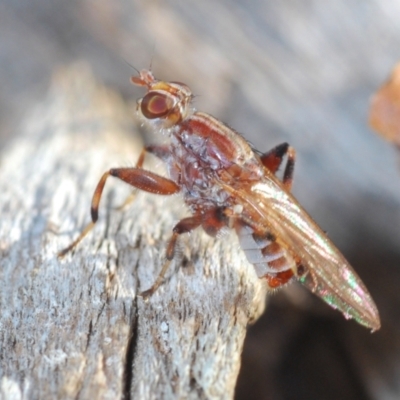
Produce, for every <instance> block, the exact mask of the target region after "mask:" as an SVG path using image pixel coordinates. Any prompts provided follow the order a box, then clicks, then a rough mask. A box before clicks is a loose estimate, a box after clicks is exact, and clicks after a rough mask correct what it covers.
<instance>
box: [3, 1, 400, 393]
mask: <svg viewBox="0 0 400 400" xmlns="http://www.w3.org/2000/svg"><path fill="white" fill-rule="evenodd" d="M399 20H400V2H399V1H394V0H364V1H362V2H361V1H357V0H335V1H324V2H322V1H318V0H297V1H295V0H280V1H273V0H259V1H252V2H247V1H244V0H229V1H228V0H219V1H211V0H203V1H196V2H195V1H192V0H176V1H152V0H146V1H144V0H142V1H140V0H91V1H90V0H80V1H79V0H74V1H68V2H67V1H65V0H53V1H48V0H2V1H1V2H0V146H1V147H4V146H5V145H6V143H7V142H8V141H9V140H13V139H14V138H15V137H18V123H19V121H20V120H22V119H23V118H24V115H25V113H26V112H27V111H29V110H30V109H31V108H32V107H33V106H34V105H35V104H36V103H37V102H40V100H41V99H42V98H43V97H44V95H45V93H46V90H47V88H48V86H49V83H50V78H51V75H52V73H53V72H54V71H55V70H57V68H59V67H60V66H65V65H68V64H70V63H72V62H74V61H76V60H84V61H86V62H88V63H89V64H90V65H91V68H92V69H93V71H94V73H95V75H96V76H97V78H98V80H100V81H101V82H103V83H105V84H106V85H108V86H110V87H113V88H114V89H115V90H117V91H118V92H120V93H121V94H122V95H123V96H124V97H125V98H126V99H127V100H132V99H136V98H137V97H139V95H140V94H141V93H142V91H141V90H140V89H138V88H135V87H133V86H132V85H130V84H129V77H130V75H132V74H134V73H135V72H134V70H133V69H132V68H131V67H129V65H128V63H130V64H132V65H133V66H135V67H136V68H138V69H141V68H149V66H150V65H151V68H152V70H153V71H154V74H155V75H156V76H157V77H159V78H161V79H165V80H176V81H181V82H185V83H186V84H188V85H189V86H190V87H191V88H192V89H193V92H194V93H195V94H196V96H197V97H196V100H195V105H196V108H197V109H199V110H202V111H206V112H209V113H211V114H213V115H214V116H216V117H217V118H219V119H221V120H223V121H224V122H226V123H228V124H229V125H230V126H232V127H234V128H235V129H236V130H237V131H239V132H241V133H243V134H244V135H245V137H246V138H247V139H248V140H250V141H251V143H252V144H253V145H254V146H255V147H256V148H257V149H259V150H261V151H266V150H268V149H270V148H271V147H273V146H275V145H276V144H278V143H281V142H285V141H287V142H289V143H290V144H291V145H292V146H294V147H295V148H296V150H297V165H296V170H295V182H294V187H293V192H294V194H295V196H296V197H297V198H298V199H299V200H300V202H301V203H302V204H303V205H304V207H305V208H306V209H307V210H308V211H309V213H310V214H311V215H312V216H313V217H314V218H315V219H316V221H317V222H318V223H319V224H320V225H321V226H322V228H323V229H324V230H325V231H327V232H328V234H329V236H330V237H331V238H332V239H333V241H334V243H336V244H337V246H338V247H339V248H340V249H341V251H342V252H343V253H344V254H345V256H346V257H347V258H348V259H349V261H350V262H351V264H352V265H353V266H354V268H355V269H356V271H357V272H358V273H359V275H360V276H361V277H362V279H363V281H364V282H365V284H366V286H367V287H368V288H369V290H370V292H371V294H372V296H373V297H374V299H375V301H376V303H377V305H378V308H379V310H380V313H381V318H382V329H381V330H380V331H379V332H377V333H374V334H373V335H371V334H370V332H369V331H368V330H366V329H364V328H362V327H360V326H358V325H357V324H356V323H354V322H348V321H345V320H344V318H343V317H342V316H341V315H340V314H339V313H338V312H335V311H333V310H331V309H329V308H328V307H327V306H325V305H324V304H323V303H322V302H321V301H320V300H319V299H317V298H315V297H313V296H312V295H311V294H308V293H306V292H305V291H303V290H301V289H300V288H299V287H297V286H296V285H291V286H290V287H289V288H288V289H285V290H284V291H281V292H279V293H277V294H275V295H273V296H271V297H270V301H269V306H268V307H267V310H266V312H265V314H264V315H263V317H262V318H261V319H260V320H259V321H257V323H256V324H255V325H254V326H252V327H250V329H249V333H248V336H247V339H246V344H245V349H244V354H243V364H242V369H241V372H240V376H239V381H238V385H237V392H236V398H237V399H245V398H246V399H249V398H254V399H399V398H400V372H399V371H400V368H399V366H400V365H399V355H400V295H399V293H400V290H399V287H400V248H399V243H400V228H399V227H400V169H399V163H398V157H397V154H396V150H395V149H394V148H393V147H392V146H391V145H390V144H389V143H386V142H384V141H383V140H382V139H381V138H380V137H379V136H377V135H375V134H374V133H373V132H372V131H371V130H370V129H369V127H368V125H367V115H368V109H369V102H370V97H371V95H372V94H373V93H374V91H376V90H377V88H378V87H379V86H380V85H381V84H382V82H383V81H384V80H386V78H387V77H388V75H389V73H390V71H391V69H392V68H393V66H394V65H395V63H396V62H397V61H399V60H400V24H399Z"/></svg>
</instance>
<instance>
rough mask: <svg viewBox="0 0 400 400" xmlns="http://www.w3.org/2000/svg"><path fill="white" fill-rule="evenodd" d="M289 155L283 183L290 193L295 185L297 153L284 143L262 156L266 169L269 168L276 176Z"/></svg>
mask: <svg viewBox="0 0 400 400" xmlns="http://www.w3.org/2000/svg"><path fill="white" fill-rule="evenodd" d="M285 155H287V157H288V159H287V162H286V166H285V171H284V173H283V179H282V183H283V185H284V187H285V188H286V189H287V190H288V191H290V189H291V188H292V183H293V172H294V164H295V160H296V151H295V150H294V148H293V147H291V146H289V144H288V143H282V144H279V145H278V146H276V147H274V148H273V149H272V150H270V151H268V152H267V153H264V154H262V155H261V156H260V158H261V162H262V164H263V165H264V167H267V168H268V169H269V170H270V171H271V172H272V173H273V174H275V173H276V172H277V171H278V169H279V167H280V166H281V164H282V161H283V157H285Z"/></svg>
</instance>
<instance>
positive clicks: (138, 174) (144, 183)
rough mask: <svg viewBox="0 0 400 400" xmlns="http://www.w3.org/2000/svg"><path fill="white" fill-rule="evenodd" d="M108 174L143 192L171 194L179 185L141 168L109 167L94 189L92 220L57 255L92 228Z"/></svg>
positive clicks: (175, 191)
mask: <svg viewBox="0 0 400 400" xmlns="http://www.w3.org/2000/svg"><path fill="white" fill-rule="evenodd" d="M109 176H114V177H116V178H118V179H121V180H122V181H124V182H126V183H128V184H129V185H132V186H134V187H135V188H137V189H140V190H144V191H145V192H150V193H155V194H163V195H171V194H175V193H178V192H179V191H180V187H179V186H178V185H177V184H176V183H175V182H174V181H172V180H170V179H167V178H164V177H162V176H159V175H157V174H154V173H153V172H150V171H146V170H144V169H141V168H112V169H110V170H109V171H108V172H105V173H104V174H103V176H102V177H101V179H100V181H99V183H98V184H97V187H96V190H95V191H94V194H93V198H92V206H91V217H92V222H90V223H89V224H88V225H87V226H86V227H85V229H84V230H83V231H82V232H81V234H80V235H79V236H78V237H77V238H76V239H75V240H74V241H73V242H72V243H71V244H70V245H69V246H67V247H66V248H65V249H63V250H61V251H60V252H59V253H58V257H63V256H65V255H66V254H67V253H68V252H69V251H71V250H72V249H73V248H74V247H75V246H76V245H77V244H78V243H79V242H80V241H81V240H82V239H83V238H84V237H85V236H86V235H87V234H88V233H89V232H90V231H91V230H92V229H93V227H94V225H95V223H96V222H97V220H98V217H99V204H100V200H101V195H102V193H103V189H104V185H105V184H106V181H107V178H108V177H109Z"/></svg>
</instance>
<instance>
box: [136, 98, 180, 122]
mask: <svg viewBox="0 0 400 400" xmlns="http://www.w3.org/2000/svg"><path fill="white" fill-rule="evenodd" d="M140 107H141V110H142V114H143V115H144V116H145V117H146V118H147V119H154V118H161V117H164V116H166V115H167V114H168V113H169V112H170V111H171V109H172V108H173V107H174V103H173V101H172V99H171V98H170V97H168V96H165V95H164V94H161V93H147V94H146V96H144V97H143V99H142V103H141V106H140Z"/></svg>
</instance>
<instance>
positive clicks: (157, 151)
mask: <svg viewBox="0 0 400 400" xmlns="http://www.w3.org/2000/svg"><path fill="white" fill-rule="evenodd" d="M147 153H152V154H154V155H155V156H156V157H158V158H161V159H162V160H164V161H166V160H167V158H168V156H169V155H170V151H169V149H168V146H156V145H150V146H146V147H144V148H143V150H142V151H141V153H140V155H139V158H138V160H137V162H136V165H135V168H140V169H142V168H143V163H144V159H145V157H146V154H147ZM136 192H137V190H136V189H134V190H133V191H132V193H131V194H130V195H129V196H128V197H127V198H126V199H125V201H124V202H123V203H122V204H121V205H120V206H118V207H116V210H118V211H121V210H123V209H124V208H125V207H127V206H128V205H129V204H131V203H132V202H133V200H135V197H136Z"/></svg>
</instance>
